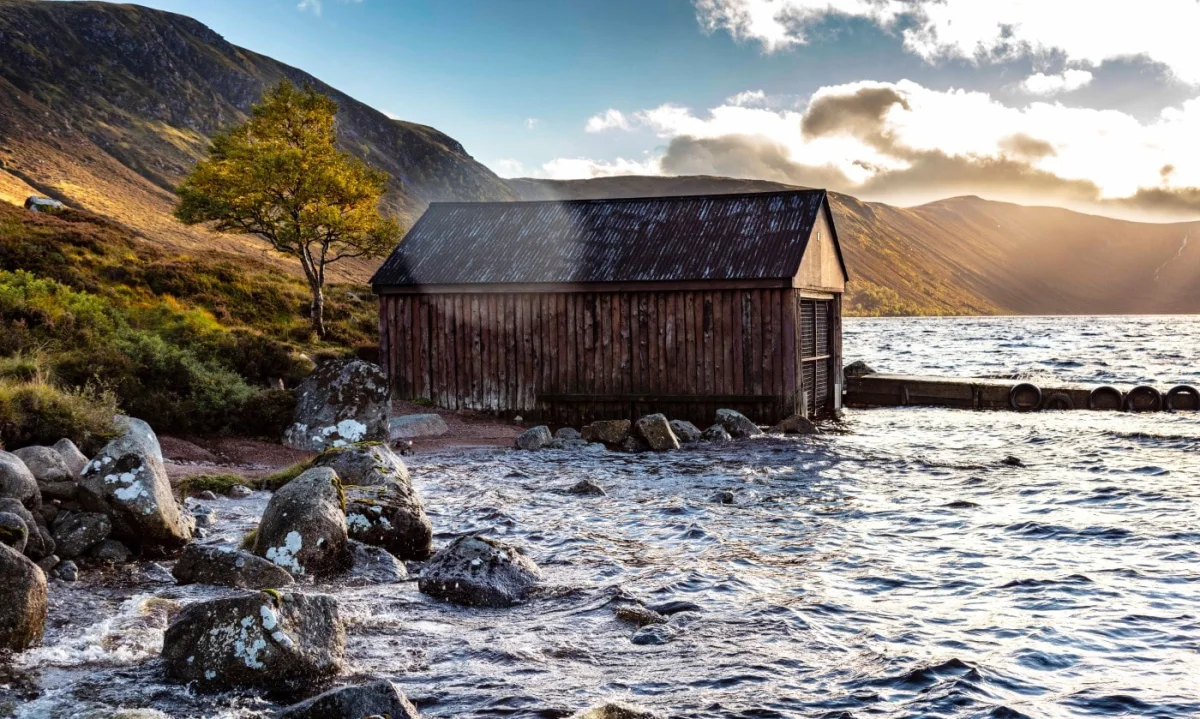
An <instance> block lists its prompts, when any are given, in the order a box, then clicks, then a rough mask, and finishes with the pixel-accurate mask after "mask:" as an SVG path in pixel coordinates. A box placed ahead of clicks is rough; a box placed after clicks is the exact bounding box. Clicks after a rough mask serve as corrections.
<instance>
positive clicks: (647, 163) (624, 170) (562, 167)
mask: <svg viewBox="0 0 1200 719" xmlns="http://www.w3.org/2000/svg"><path fill="white" fill-rule="evenodd" d="M661 174H662V168H661V166H660V158H658V157H651V158H648V159H646V160H644V161H638V160H627V159H625V158H623V157H618V158H617V159H616V160H612V161H607V160H593V159H591V158H587V157H560V158H557V159H554V160H551V161H550V162H547V163H545V164H544V165H542V168H541V171H540V172H538V173H537V176H538V177H544V178H547V179H550V180H578V179H582V178H593V177H613V176H616V175H661Z"/></svg>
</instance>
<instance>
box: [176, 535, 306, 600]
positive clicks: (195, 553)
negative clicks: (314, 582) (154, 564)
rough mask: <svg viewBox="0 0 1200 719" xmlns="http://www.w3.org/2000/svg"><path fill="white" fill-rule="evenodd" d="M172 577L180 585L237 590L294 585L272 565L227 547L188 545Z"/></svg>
mask: <svg viewBox="0 0 1200 719" xmlns="http://www.w3.org/2000/svg"><path fill="white" fill-rule="evenodd" d="M171 574H172V575H173V576H174V577H175V580H176V581H177V582H179V583H180V584H212V585H216V586H220V587H237V588H239V589H276V588H279V587H287V586H291V585H292V584H294V583H295V580H294V579H293V578H292V575H291V574H288V572H287V570H285V569H283V568H282V567H280V566H277V565H276V564H274V563H273V562H269V561H267V560H265V559H263V558H262V557H256V556H255V555H253V554H251V553H249V552H243V551H241V550H238V549H230V548H228V547H212V546H209V547H205V546H201V545H199V544H189V545H188V546H187V549H185V550H183V554H182V555H180V557H179V561H177V562H175V567H174V568H173V569H172V570H171Z"/></svg>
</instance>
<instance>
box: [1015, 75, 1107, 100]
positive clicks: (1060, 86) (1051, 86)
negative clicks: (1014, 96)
mask: <svg viewBox="0 0 1200 719" xmlns="http://www.w3.org/2000/svg"><path fill="white" fill-rule="evenodd" d="M1091 83H1092V73H1090V72H1088V71H1087V70H1065V71H1063V73H1062V74H1061V75H1046V74H1044V73H1040V72H1039V73H1035V74H1033V75H1030V76H1029V77H1027V78H1025V81H1024V82H1022V83H1021V89H1022V90H1024V91H1025V92H1027V93H1029V94H1031V95H1042V96H1044V97H1049V96H1051V95H1057V94H1059V93H1061V92H1074V91H1075V90H1078V89H1079V88H1081V87H1086V86H1088V85H1090V84H1091Z"/></svg>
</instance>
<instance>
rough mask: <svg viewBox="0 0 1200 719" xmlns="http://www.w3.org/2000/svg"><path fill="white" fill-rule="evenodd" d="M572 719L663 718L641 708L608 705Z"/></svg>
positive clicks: (584, 712) (592, 709)
mask: <svg viewBox="0 0 1200 719" xmlns="http://www.w3.org/2000/svg"><path fill="white" fill-rule="evenodd" d="M570 719H661V716H660V715H659V714H655V713H654V712H652V711H649V710H647V709H642V708H641V707H634V706H629V705H628V704H616V703H608V704H604V705H602V706H598V707H593V708H591V709H588V710H586V711H582V712H580V713H578V714H575V715H574V716H572V717H570Z"/></svg>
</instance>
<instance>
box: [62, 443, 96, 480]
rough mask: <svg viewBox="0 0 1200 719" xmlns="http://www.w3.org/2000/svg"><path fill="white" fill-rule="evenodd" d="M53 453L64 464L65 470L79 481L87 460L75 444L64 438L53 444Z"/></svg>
mask: <svg viewBox="0 0 1200 719" xmlns="http://www.w3.org/2000/svg"><path fill="white" fill-rule="evenodd" d="M54 451H56V452H58V455H59V456H60V457H62V458H63V461H64V462H66V464H67V468H68V469H70V470H71V476H72V477H73V478H75V479H79V477H80V475H82V474H83V468H84V467H86V466H87V463H88V460H87V457H86V456H84V454H83V452H80V451H79V448H78V447H76V446H75V443H74V442H72V441H71V440H69V439H66V438H65V437H64V438H63V439H60V440H58V441H57V442H55V443H54Z"/></svg>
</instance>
